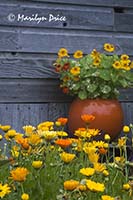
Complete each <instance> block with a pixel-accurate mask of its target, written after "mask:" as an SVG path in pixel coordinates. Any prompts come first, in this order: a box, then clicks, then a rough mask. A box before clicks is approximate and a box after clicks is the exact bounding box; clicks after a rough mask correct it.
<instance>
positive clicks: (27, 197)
mask: <svg viewBox="0 0 133 200" xmlns="http://www.w3.org/2000/svg"><path fill="white" fill-rule="evenodd" d="M29 198H30V197H29V195H28V194H27V193H23V194H22V195H21V199H22V200H29Z"/></svg>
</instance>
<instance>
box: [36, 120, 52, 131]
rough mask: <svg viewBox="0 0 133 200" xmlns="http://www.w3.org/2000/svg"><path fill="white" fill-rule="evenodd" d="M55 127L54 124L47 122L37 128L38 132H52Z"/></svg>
mask: <svg viewBox="0 0 133 200" xmlns="http://www.w3.org/2000/svg"><path fill="white" fill-rule="evenodd" d="M53 125H54V122H51V121H45V122H42V123H40V124H39V125H38V126H37V128H38V130H42V131H48V130H52V129H53Z"/></svg>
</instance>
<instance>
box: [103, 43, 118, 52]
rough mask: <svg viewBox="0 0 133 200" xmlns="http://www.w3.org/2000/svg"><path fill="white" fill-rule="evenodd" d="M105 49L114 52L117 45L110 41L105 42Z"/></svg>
mask: <svg viewBox="0 0 133 200" xmlns="http://www.w3.org/2000/svg"><path fill="white" fill-rule="evenodd" d="M104 50H105V51H107V52H113V51H114V50H115V46H114V45H113V44H110V43H105V44H104Z"/></svg>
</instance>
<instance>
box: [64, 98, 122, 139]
mask: <svg viewBox="0 0 133 200" xmlns="http://www.w3.org/2000/svg"><path fill="white" fill-rule="evenodd" d="M83 114H92V115H94V116H95V120H94V121H92V123H91V124H90V128H96V129H100V130H101V131H102V132H103V135H104V133H108V134H109V135H110V136H111V139H114V138H115V137H117V136H118V135H119V134H120V131H121V130H122V127H123V121H124V114H123V110H122V107H121V104H120V103H119V101H118V100H109V99H85V100H81V99H76V100H74V101H73V102H72V104H71V105H70V109H69V114H68V128H69V131H70V135H71V136H73V134H74V131H75V130H76V129H78V128H81V127H85V123H84V122H83V121H82V120H81V115H83Z"/></svg>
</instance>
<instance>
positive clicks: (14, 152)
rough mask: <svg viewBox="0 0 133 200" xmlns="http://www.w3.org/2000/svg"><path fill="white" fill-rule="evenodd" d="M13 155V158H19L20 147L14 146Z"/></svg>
mask: <svg viewBox="0 0 133 200" xmlns="http://www.w3.org/2000/svg"><path fill="white" fill-rule="evenodd" d="M11 153H12V156H13V157H16V158H17V157H18V156H19V147H18V146H16V145H14V146H13V147H12V149H11Z"/></svg>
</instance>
